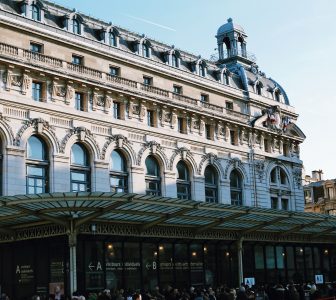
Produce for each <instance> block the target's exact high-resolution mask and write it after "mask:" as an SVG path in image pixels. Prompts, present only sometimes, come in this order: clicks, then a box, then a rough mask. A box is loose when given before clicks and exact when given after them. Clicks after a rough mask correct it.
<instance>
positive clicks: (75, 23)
mask: <svg viewBox="0 0 336 300" xmlns="http://www.w3.org/2000/svg"><path fill="white" fill-rule="evenodd" d="M72 32H73V33H74V34H80V25H79V22H78V20H72Z"/></svg>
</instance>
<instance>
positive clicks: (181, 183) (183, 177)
mask: <svg viewBox="0 0 336 300" xmlns="http://www.w3.org/2000/svg"><path fill="white" fill-rule="evenodd" d="M176 171H177V180H176V188H177V198H179V199H188V200H191V194H190V186H191V184H190V175H189V170H188V166H187V164H186V163H185V162H184V161H179V162H178V163H177V165H176Z"/></svg>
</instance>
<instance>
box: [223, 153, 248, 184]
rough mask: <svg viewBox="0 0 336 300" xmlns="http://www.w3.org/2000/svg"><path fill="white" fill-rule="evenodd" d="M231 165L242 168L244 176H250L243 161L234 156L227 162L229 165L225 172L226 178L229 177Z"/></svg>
mask: <svg viewBox="0 0 336 300" xmlns="http://www.w3.org/2000/svg"><path fill="white" fill-rule="evenodd" d="M231 167H233V168H235V169H238V170H240V171H241V172H242V173H243V174H244V177H245V178H246V179H247V178H248V176H247V173H246V170H245V167H244V164H243V163H242V162H241V160H240V159H238V158H232V159H230V160H229V161H228V162H227V165H226V167H225V170H224V172H223V173H224V178H225V179H228V178H229V169H230V168H231Z"/></svg>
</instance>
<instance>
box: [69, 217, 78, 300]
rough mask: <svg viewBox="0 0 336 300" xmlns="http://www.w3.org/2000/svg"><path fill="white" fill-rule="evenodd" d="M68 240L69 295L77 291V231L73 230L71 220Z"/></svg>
mask: <svg viewBox="0 0 336 300" xmlns="http://www.w3.org/2000/svg"><path fill="white" fill-rule="evenodd" d="M68 238H69V258H70V270H69V273H70V295H72V294H73V293H74V292H75V291H77V256H76V249H77V231H76V229H75V228H74V224H73V220H71V221H70V230H69V234H68Z"/></svg>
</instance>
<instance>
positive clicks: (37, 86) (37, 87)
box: [32, 81, 42, 102]
mask: <svg viewBox="0 0 336 300" xmlns="http://www.w3.org/2000/svg"><path fill="white" fill-rule="evenodd" d="M32 97H33V99H34V100H35V101H37V102H41V101H42V83H41V82H36V81H33V84H32Z"/></svg>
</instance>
